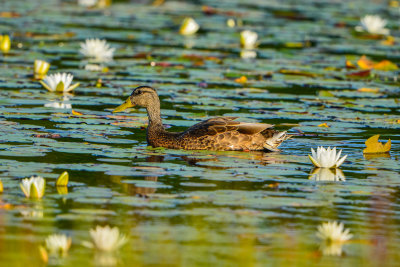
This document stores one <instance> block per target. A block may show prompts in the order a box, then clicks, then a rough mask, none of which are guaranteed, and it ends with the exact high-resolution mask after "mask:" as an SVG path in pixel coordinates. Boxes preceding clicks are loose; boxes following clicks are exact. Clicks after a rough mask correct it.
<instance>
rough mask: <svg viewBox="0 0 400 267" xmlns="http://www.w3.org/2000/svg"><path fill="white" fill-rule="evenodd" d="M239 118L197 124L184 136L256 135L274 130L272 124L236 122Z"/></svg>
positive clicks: (223, 118) (218, 118) (213, 119)
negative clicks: (228, 133) (236, 132)
mask: <svg viewBox="0 0 400 267" xmlns="http://www.w3.org/2000/svg"><path fill="white" fill-rule="evenodd" d="M235 119H237V117H215V118H211V119H208V120H205V121H202V122H200V123H197V124H195V125H193V126H192V127H190V128H189V129H187V130H186V131H184V132H183V133H182V135H183V136H192V137H200V136H206V135H216V134H220V133H226V132H230V131H238V132H239V133H241V134H246V135H254V134H257V133H260V132H262V131H264V130H265V129H268V128H272V127H273V125H272V124H266V123H248V122H238V121H235Z"/></svg>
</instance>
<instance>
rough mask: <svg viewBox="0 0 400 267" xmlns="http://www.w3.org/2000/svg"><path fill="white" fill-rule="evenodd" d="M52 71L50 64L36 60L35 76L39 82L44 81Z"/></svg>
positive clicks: (34, 66)
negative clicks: (50, 70)
mask: <svg viewBox="0 0 400 267" xmlns="http://www.w3.org/2000/svg"><path fill="white" fill-rule="evenodd" d="M49 69H50V63H48V62H46V61H44V60H38V59H36V60H35V62H34V63H33V75H34V78H35V79H37V80H42V79H43V78H44V77H45V76H46V74H47V72H48V71H49Z"/></svg>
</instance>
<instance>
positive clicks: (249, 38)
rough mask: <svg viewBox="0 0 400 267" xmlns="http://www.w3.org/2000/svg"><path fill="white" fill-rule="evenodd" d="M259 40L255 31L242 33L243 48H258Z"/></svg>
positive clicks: (241, 42)
mask: <svg viewBox="0 0 400 267" xmlns="http://www.w3.org/2000/svg"><path fill="white" fill-rule="evenodd" d="M257 38H258V34H257V33H256V32H253V31H249V30H246V31H242V32H241V33H240V44H241V45H242V47H243V48H246V49H253V48H255V47H256V45H257V44H256V43H257Z"/></svg>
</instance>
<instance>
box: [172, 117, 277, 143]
mask: <svg viewBox="0 0 400 267" xmlns="http://www.w3.org/2000/svg"><path fill="white" fill-rule="evenodd" d="M235 119H237V117H215V118H211V119H208V120H205V121H202V122H200V123H197V124H195V125H193V126H192V127H190V128H189V129H187V130H186V131H184V132H182V133H180V134H179V135H178V136H177V139H176V141H177V142H176V147H175V148H183V149H210V150H265V149H268V150H272V151H277V150H278V149H277V146H279V145H280V143H281V142H282V141H280V140H282V136H281V138H275V139H276V140H278V141H274V142H270V144H267V145H266V146H265V144H266V141H267V140H268V139H270V138H274V135H275V133H277V131H275V130H273V129H272V127H273V125H272V124H265V123H247V122H238V121H235ZM284 135H285V133H283V136H284ZM275 139H274V140H275ZM283 140H284V137H283ZM279 141H280V142H279Z"/></svg>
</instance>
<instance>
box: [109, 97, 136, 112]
mask: <svg viewBox="0 0 400 267" xmlns="http://www.w3.org/2000/svg"><path fill="white" fill-rule="evenodd" d="M134 106H135V105H133V104H132V102H131V98H130V97H128V99H127V100H126V101H125V102H124V103H123V104H122V105H120V106H119V107H117V108H116V109H114V110H113V113H115V112H121V111H124V110H125V109H127V108H131V107H134Z"/></svg>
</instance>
